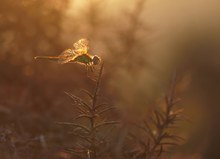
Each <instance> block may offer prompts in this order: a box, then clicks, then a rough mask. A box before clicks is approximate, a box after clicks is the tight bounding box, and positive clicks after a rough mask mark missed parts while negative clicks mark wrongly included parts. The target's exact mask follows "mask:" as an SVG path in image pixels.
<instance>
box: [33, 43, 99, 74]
mask: <svg viewBox="0 0 220 159" xmlns="http://www.w3.org/2000/svg"><path fill="white" fill-rule="evenodd" d="M88 50H89V41H88V40H87V39H80V40H78V41H77V42H76V43H74V44H73V48H71V49H66V50H64V51H63V52H62V53H61V54H60V55H59V56H36V57H35V59H36V60H38V59H46V60H53V61H57V62H58V63H59V64H66V63H79V64H82V65H85V66H86V67H87V69H88V68H91V70H94V67H93V66H94V65H98V64H99V63H100V62H101V58H100V57H99V56H97V55H94V56H93V55H91V54H90V53H89V52H88Z"/></svg>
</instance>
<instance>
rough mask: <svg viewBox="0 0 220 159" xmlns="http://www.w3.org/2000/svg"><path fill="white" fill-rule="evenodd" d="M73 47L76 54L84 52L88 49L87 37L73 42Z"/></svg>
mask: <svg viewBox="0 0 220 159" xmlns="http://www.w3.org/2000/svg"><path fill="white" fill-rule="evenodd" d="M73 47H74V52H75V53H76V54H86V53H88V50H89V41H88V40H87V39H80V40H79V41H77V42H76V43H74V44H73Z"/></svg>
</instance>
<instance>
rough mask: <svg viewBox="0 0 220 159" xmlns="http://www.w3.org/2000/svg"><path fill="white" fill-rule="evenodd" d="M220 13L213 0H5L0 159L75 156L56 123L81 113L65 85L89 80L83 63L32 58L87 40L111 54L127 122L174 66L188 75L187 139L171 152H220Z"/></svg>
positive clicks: (108, 76)
mask: <svg viewBox="0 0 220 159" xmlns="http://www.w3.org/2000/svg"><path fill="white" fill-rule="evenodd" d="M219 19H220V3H219V2H218V1H215V0H209V1H208V0H190V1H184V0H180V1H172V0H168V1H162V0H120V1H119V0H105V1H104V0H62V1H61V0H20V1H15V0H1V1H0V134H1V135H0V143H1V144H0V158H5V159H9V158H15V156H20V158H23V159H26V158H32V159H35V158H36V159H38V158H39V159H40V158H63V159H64V158H68V155H67V154H65V153H63V148H64V147H66V146H68V145H71V143H72V142H73V140H70V139H69V137H67V135H66V132H65V130H63V129H62V128H61V127H59V126H57V125H56V124H55V122H57V121H66V120H70V119H72V118H73V116H74V112H72V111H71V110H72V106H71V100H70V99H69V98H68V97H67V96H66V95H65V93H64V92H65V91H67V92H71V93H77V92H78V91H79V89H80V88H86V89H92V87H91V85H92V82H91V81H90V80H89V79H88V78H86V69H85V67H83V66H79V65H77V64H65V65H58V64H57V63H54V62H47V61H35V60H34V57H35V56H38V55H53V56H56V55H59V54H60V53H61V52H62V51H63V50H65V49H67V48H71V47H72V44H73V43H74V42H76V41H77V40H79V39H81V38H88V39H89V40H90V52H91V54H97V55H99V56H100V57H101V58H102V60H103V61H104V62H105V70H104V75H103V80H102V89H103V91H102V93H103V95H104V96H105V97H106V98H107V99H108V100H109V101H110V103H111V104H114V105H116V106H117V107H118V108H119V109H120V110H121V113H122V119H123V120H125V121H135V120H137V118H139V117H140V116H144V115H146V113H147V112H148V109H150V107H152V105H154V103H155V102H156V101H157V100H158V99H159V98H161V97H162V96H163V95H164V93H165V92H166V90H167V87H168V81H169V78H170V77H171V75H172V72H173V71H177V72H178V73H180V74H182V75H183V76H184V77H185V78H184V83H185V84H184V85H183V87H184V90H186V93H184V103H183V107H184V109H185V113H186V114H187V115H188V116H189V118H190V121H191V122H188V123H183V124H182V125H179V127H180V128H179V133H180V134H181V135H183V136H185V137H187V139H188V140H187V141H186V143H185V144H184V145H183V146H181V147H180V148H179V149H178V150H177V151H175V153H172V155H170V156H169V157H170V158H174V159H178V158H180V159H182V158H184V159H185V158H186V159H188V158H189V159H191V158H192V159H197V158H207V159H214V158H220V157H219V156H220V155H219V154H218V153H219V152H218V149H217V148H218V146H219V143H220V136H219V134H220V126H219V123H218V121H219V120H220V116H219V115H220V107H219V104H220V101H219V98H218V95H219V93H220V84H219V78H220V64H219V58H220V56H219V49H220V48H219V47H220V45H219V40H220V29H219V28H220V21H219ZM189 83H190V84H189ZM8 136H10V138H11V139H12V140H13V141H15V142H13V143H18V144H19V146H15V145H13V144H11V143H7V142H6V139H5V138H6V137H8ZM15 147H19V150H17V151H16V153H18V154H14V153H12V152H15V151H14V149H15Z"/></svg>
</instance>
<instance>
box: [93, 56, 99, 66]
mask: <svg viewBox="0 0 220 159" xmlns="http://www.w3.org/2000/svg"><path fill="white" fill-rule="evenodd" d="M100 62H101V59H100V57H98V56H96V55H95V56H94V57H93V58H92V63H93V65H98V64H99V63H100Z"/></svg>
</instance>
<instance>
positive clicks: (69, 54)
mask: <svg viewBox="0 0 220 159" xmlns="http://www.w3.org/2000/svg"><path fill="white" fill-rule="evenodd" d="M75 56H76V54H75V52H74V51H73V50H72V49H67V50H64V51H63V52H62V53H61V54H60V55H59V56H58V57H59V60H58V62H59V63H60V64H64V63H67V62H70V61H71V60H73V59H74V58H75Z"/></svg>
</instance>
